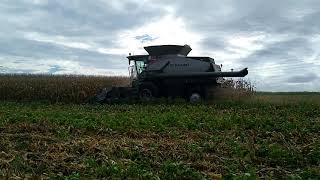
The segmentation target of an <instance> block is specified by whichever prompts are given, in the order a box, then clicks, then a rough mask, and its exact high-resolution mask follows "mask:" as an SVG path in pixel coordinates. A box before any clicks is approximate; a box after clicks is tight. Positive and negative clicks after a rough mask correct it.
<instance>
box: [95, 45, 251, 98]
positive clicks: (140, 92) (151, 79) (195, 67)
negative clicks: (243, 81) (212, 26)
mask: <svg viewBox="0 0 320 180" xmlns="http://www.w3.org/2000/svg"><path fill="white" fill-rule="evenodd" d="M144 49H145V50H146V51H147V52H148V55H134V56H128V57H127V58H128V60H129V73H130V78H131V87H113V88H112V89H111V90H107V89H104V90H102V91H101V92H100V93H98V94H97V95H96V96H95V97H94V99H95V101H97V102H113V101H116V100H121V99H128V98H139V99H142V100H151V99H153V98H158V97H182V98H185V99H186V100H189V101H198V100H200V99H206V98H207V94H208V89H212V87H216V86H220V83H221V79H222V78H223V77H244V76H246V75H247V74H248V70H247V68H245V69H243V70H241V71H232V72H221V67H220V66H219V65H217V64H215V61H214V59H213V58H210V57H190V56H188V54H189V52H190V51H191V50H192V49H191V48H190V46H188V45H184V46H178V45H162V46H149V47H145V48H144Z"/></svg>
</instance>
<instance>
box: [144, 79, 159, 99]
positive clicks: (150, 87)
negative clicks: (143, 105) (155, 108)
mask: <svg viewBox="0 0 320 180" xmlns="http://www.w3.org/2000/svg"><path fill="white" fill-rule="evenodd" d="M158 93H159V90H158V88H157V86H156V85H154V84H153V83H144V84H142V85H141V86H140V88H139V97H140V99H141V100H143V101H150V100H152V99H154V98H155V97H157V96H158Z"/></svg>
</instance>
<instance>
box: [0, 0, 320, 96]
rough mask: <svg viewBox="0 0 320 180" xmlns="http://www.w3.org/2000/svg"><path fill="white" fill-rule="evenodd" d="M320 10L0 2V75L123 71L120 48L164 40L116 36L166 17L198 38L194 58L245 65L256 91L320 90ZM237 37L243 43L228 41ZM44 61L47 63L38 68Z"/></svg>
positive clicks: (229, 2)
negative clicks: (208, 57) (202, 55)
mask: <svg viewBox="0 0 320 180" xmlns="http://www.w3.org/2000/svg"><path fill="white" fill-rule="evenodd" d="M319 7H320V1H318V0H301V1H291V0H282V1H276V0H271V1H265V0H255V1H253V0H242V1H237V0H225V1H223V2H221V1H218V0H202V1H201V2H200V1H196V0H188V1H185V0H176V1H174V2H172V1H169V0H161V1H150V0H142V1H138V0H123V1H121V2H120V1H116V0H97V1H95V2H94V3H93V2H91V1H81V0H70V1H59V0H33V1H30V0H19V1H18V0H3V1H1V2H0V23H1V25H2V27H1V31H0V66H1V65H2V66H3V64H4V63H6V62H7V61H10V62H11V67H1V70H2V72H3V71H4V72H31V73H32V72H38V70H35V69H32V68H31V67H30V68H29V67H28V68H24V69H21V68H22V67H23V66H22V64H32V63H34V65H35V66H36V67H38V69H40V68H45V72H49V73H59V72H65V71H66V70H68V69H69V70H70V67H69V68H68V66H69V65H68V63H65V64H63V63H62V62H60V61H66V62H70V63H75V64H77V66H75V67H79V68H81V69H82V70H83V69H86V68H87V69H88V70H87V71H88V72H90V70H96V71H99V72H100V71H101V69H108V70H112V69H113V70H117V71H122V72H125V71H126V70H127V67H126V66H127V61H126V60H125V54H126V53H128V52H127V51H128V49H121V48H123V47H122V46H123V44H126V43H127V41H128V43H129V41H131V40H133V41H134V42H136V43H132V44H134V46H140V45H141V46H142V45H143V44H144V43H150V42H153V41H154V40H157V39H161V38H162V37H161V36H154V35H150V34H151V33H149V32H143V33H141V32H137V33H136V34H134V33H132V34H130V35H129V36H126V37H123V38H126V39H121V38H122V36H119V34H120V35H122V34H121V33H120V32H123V31H128V32H133V30H135V29H136V28H141V29H143V28H144V27H146V26H147V25H148V24H151V23H154V22H159V21H160V20H161V19H162V18H163V17H165V16H166V15H171V16H172V17H174V18H177V19H181V20H182V21H183V23H184V25H185V27H184V28H185V29H187V30H188V32H191V33H194V34H197V35H199V36H200V37H202V38H201V39H199V42H198V43H199V44H195V46H196V47H197V49H196V48H193V49H194V51H195V52H197V51H198V52H212V54H213V55H214V54H218V55H217V56H218V57H219V58H220V59H216V62H217V63H219V64H220V63H225V64H227V65H226V66H224V67H225V68H226V69H230V68H233V67H234V68H241V67H249V76H248V78H249V79H250V80H253V81H256V82H257V86H258V89H259V90H268V91H275V90H277V91H278V90H280V91H290V90H294V91H304V90H310V91H318V90H319V89H320V85H318V84H319V83H315V82H316V81H317V80H319V76H318V75H317V74H316V73H315V72H317V71H320V63H319V60H320V51H319V49H320V46H319V45H318V44H319V43H320V33H319V32H320V21H318V19H319V18H320V8H319ZM157 28H159V31H161V30H162V29H170V28H173V27H172V26H169V25H168V26H166V25H165V24H164V25H163V27H157ZM174 36H175V35H174V34H173V35H172V37H171V39H174V38H175V37H174ZM119 37H120V39H119ZM251 37H253V39H254V40H250V38H251ZM256 37H259V38H256ZM260 37H261V38H260ZM166 38H168V37H166ZM236 38H240V40H238V41H235V42H230V40H233V39H236ZM241 38H242V39H241ZM255 38H256V39H255ZM248 39H249V40H248ZM120 41H121V43H120ZM139 43H140V44H139ZM186 43H189V42H186ZM237 43H239V44H237ZM190 45H191V46H192V47H193V44H190ZM130 48H136V47H130ZM115 49H116V50H117V51H115ZM214 58H215V57H214ZM55 60H56V61H57V63H56V64H55V63H54V62H55ZM45 61H50V64H46V65H45V66H42V65H43V64H45ZM58 61H59V63H58ZM228 63H229V64H228ZM12 64H13V65H16V68H14V67H13V65H12ZM121 69H122V70H121ZM101 72H104V71H101Z"/></svg>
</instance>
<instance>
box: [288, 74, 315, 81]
mask: <svg viewBox="0 0 320 180" xmlns="http://www.w3.org/2000/svg"><path fill="white" fill-rule="evenodd" d="M317 78H318V75H317V74H315V73H308V74H305V75H300V76H292V77H290V78H289V79H288V82H289V83H309V82H312V81H314V80H316V79H317Z"/></svg>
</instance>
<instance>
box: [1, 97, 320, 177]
mask: <svg viewBox="0 0 320 180" xmlns="http://www.w3.org/2000/svg"><path fill="white" fill-rule="evenodd" d="M0 133H1V136H0V152H2V153H1V154H0V177H1V174H2V175H4V176H5V175H6V174H11V175H12V174H15V175H18V176H25V175H26V174H37V175H42V176H45V177H52V178H53V179H61V178H62V179H81V178H87V177H92V178H102V177H112V178H127V177H132V178H144V179H158V178H163V179H170V178H172V179H177V178H178V177H182V178H183V177H185V178H187V177H188V178H192V179H202V178H227V179H229V178H230V179H256V178H258V177H269V178H279V177H283V178H287V179H305V178H311V179H316V178H318V177H319V176H320V140H319V137H320V105H319V104H313V103H293V104H274V103H255V102H247V103H243V102H242V103H241V102H231V101H230V102H223V103H217V104H212V105H206V104H197V105H190V104H184V103H180V104H137V105H126V104H123V105H96V106H90V105H49V104H40V103H29V104H23V103H8V102H2V103H0ZM3 162H6V163H3Z"/></svg>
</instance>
